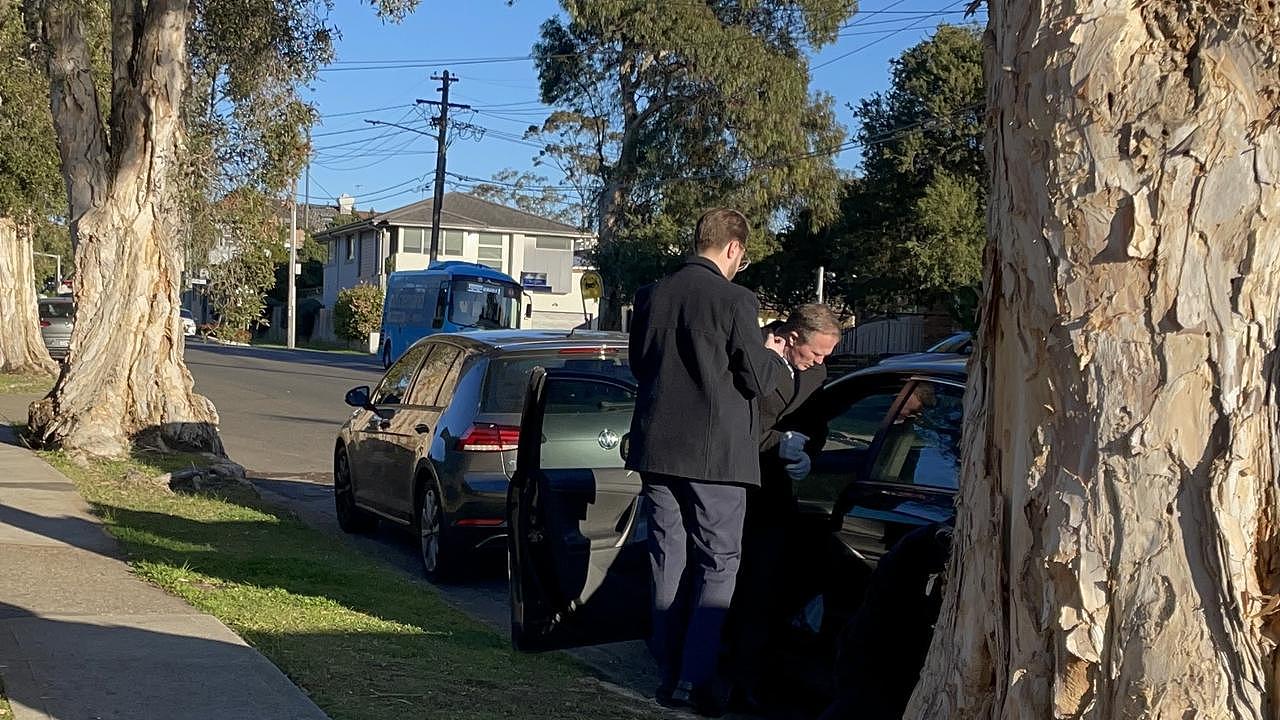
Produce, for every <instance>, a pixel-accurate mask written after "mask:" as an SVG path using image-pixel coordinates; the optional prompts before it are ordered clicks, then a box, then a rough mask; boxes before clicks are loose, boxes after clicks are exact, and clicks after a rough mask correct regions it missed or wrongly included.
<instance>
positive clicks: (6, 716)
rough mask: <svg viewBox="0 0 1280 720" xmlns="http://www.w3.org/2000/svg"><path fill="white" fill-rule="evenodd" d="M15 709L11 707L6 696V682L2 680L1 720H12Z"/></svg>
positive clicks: (0, 691)
mask: <svg viewBox="0 0 1280 720" xmlns="http://www.w3.org/2000/svg"><path fill="white" fill-rule="evenodd" d="M11 718H13V708H11V707H9V698H8V696H7V695H5V694H4V681H3V680H0V720H11Z"/></svg>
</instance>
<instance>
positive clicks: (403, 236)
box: [400, 228, 431, 253]
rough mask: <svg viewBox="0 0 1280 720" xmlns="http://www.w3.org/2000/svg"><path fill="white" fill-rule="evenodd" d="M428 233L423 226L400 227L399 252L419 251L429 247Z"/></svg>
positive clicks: (424, 250)
mask: <svg viewBox="0 0 1280 720" xmlns="http://www.w3.org/2000/svg"><path fill="white" fill-rule="evenodd" d="M430 243H431V240H430V235H428V234H427V231H426V230H425V229H423V228H400V252H407V253H421V252H426V251H427V250H429V249H430Z"/></svg>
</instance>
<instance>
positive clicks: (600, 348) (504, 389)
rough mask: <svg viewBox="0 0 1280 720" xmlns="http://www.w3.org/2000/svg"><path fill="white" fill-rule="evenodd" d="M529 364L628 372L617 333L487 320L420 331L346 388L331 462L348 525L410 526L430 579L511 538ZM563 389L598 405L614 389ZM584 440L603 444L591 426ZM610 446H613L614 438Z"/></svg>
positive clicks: (352, 528)
mask: <svg viewBox="0 0 1280 720" xmlns="http://www.w3.org/2000/svg"><path fill="white" fill-rule="evenodd" d="M534 368H552V369H564V370H573V371H580V372H589V373H592V374H593V375H597V376H599V375H602V376H605V377H617V378H619V379H622V380H626V381H632V377H631V370H630V367H629V366H628V364H627V336H626V335H623V334H621V333H599V332H573V333H567V332H566V331H563V330H560V331H552V330H492V331H480V332H467V333H458V334H437V335H430V336H428V337H426V338H423V339H422V340H419V341H418V342H417V343H415V344H414V345H412V346H410V348H409V349H408V350H406V351H405V352H404V354H402V355H401V356H400V358H399V359H398V360H397V361H396V362H395V363H393V364H392V366H391V367H390V368H389V369H388V370H387V373H386V375H385V376H384V377H383V378H382V381H381V382H379V383H378V385H377V387H375V388H373V389H372V390H370V389H369V388H368V387H357V388H354V389H352V390H351V391H350V392H348V393H347V397H346V402H347V404H349V405H351V406H353V407H355V408H356V409H355V411H354V412H353V413H352V414H351V418H350V419H349V420H348V421H347V422H346V424H344V425H343V426H342V429H341V430H340V431H339V432H338V437H337V442H336V443H335V446H334V463H333V482H334V496H335V502H336V510H337V516H338V524H339V525H340V526H341V527H342V529H343V530H345V531H347V532H365V531H368V530H371V529H372V528H373V526H374V524H375V520H376V519H377V518H382V519H383V520H386V521H390V522H391V523H393V524H395V525H400V526H405V527H411V528H413V530H414V533H415V534H416V535H417V537H418V539H419V549H420V552H421V556H422V564H423V568H424V570H425V571H426V574H427V577H428V578H431V579H433V580H436V579H441V578H443V577H446V576H447V575H448V574H449V573H450V571H451V570H453V569H455V568H458V567H459V566H460V565H462V564H464V563H465V562H466V557H467V555H468V554H469V553H471V552H472V551H474V550H477V549H484V548H489V549H492V550H494V551H496V552H501V551H502V550H504V549H505V547H506V544H505V538H506V533H507V522H506V504H507V484H508V482H509V480H510V478H511V475H512V473H514V472H515V468H516V447H517V445H518V443H519V440H520V427H519V426H520V413H521V410H522V405H523V403H524V397H525V388H526V387H527V386H528V384H529V376H530V374H531V373H532V372H533V370H534ZM560 400H562V401H563V402H565V403H570V404H572V403H573V402H589V403H594V404H593V405H592V407H593V408H594V407H597V406H598V405H599V403H603V402H607V401H608V400H609V398H607V397H594V396H593V397H591V398H581V397H579V398H561V399H560ZM625 431H626V427H624V426H622V425H619V426H618V427H617V428H616V434H617V435H619V436H620V435H621V434H622V433H624V432H625ZM605 440H609V441H610V442H614V439H613V438H605V439H602V440H599V442H605ZM587 445H589V446H594V447H595V451H596V452H597V453H599V452H603V451H602V450H601V446H600V445H598V444H597V439H596V438H594V437H593V438H592V439H591V442H590V443H588V444H587ZM610 449H611V450H612V451H613V452H614V454H616V452H617V451H616V442H615V443H614V445H613V446H612V447H611V448H610ZM592 459H593V456H589V455H583V456H581V457H577V458H576V461H577V462H578V463H582V464H589V463H590V462H591V461H592Z"/></svg>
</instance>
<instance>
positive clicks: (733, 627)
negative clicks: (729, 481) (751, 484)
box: [725, 487, 795, 697]
mask: <svg viewBox="0 0 1280 720" xmlns="http://www.w3.org/2000/svg"><path fill="white" fill-rule="evenodd" d="M794 509H795V501H794V500H793V499H792V497H791V495H790V492H789V487H788V492H787V493H785V494H784V493H781V492H770V491H767V490H754V491H751V493H749V495H748V499H747V515H746V522H745V524H744V526H743V531H742V566H741V568H740V569H739V571H738V589H737V595H736V596H735V597H734V600H733V609H732V612H730V614H729V621H728V627H727V628H726V633H725V635H726V638H727V639H726V643H727V645H728V650H729V652H728V653H727V655H726V660H727V665H728V667H729V669H730V671H731V673H732V675H733V678H732V679H733V681H734V683H735V684H737V685H738V686H739V687H741V688H743V689H744V690H748V691H751V692H752V693H753V694H755V695H756V696H757V697H759V696H761V695H762V694H763V693H764V691H765V688H764V684H765V681H766V679H767V678H770V677H776V676H777V675H778V673H777V672H776V669H775V667H774V662H775V661H776V659H777V657H776V653H774V652H773V650H774V648H773V644H774V642H775V640H776V636H777V634H778V630H779V627H780V626H783V625H785V621H784V620H783V618H782V617H781V615H782V612H781V607H782V605H783V602H782V598H783V595H784V592H783V591H784V588H786V586H787V585H788V584H789V583H788V581H789V580H791V578H790V576H789V574H788V572H787V567H786V563H787V552H786V551H787V543H788V533H787V529H788V525H789V523H790V521H791V518H792V514H793V513H794Z"/></svg>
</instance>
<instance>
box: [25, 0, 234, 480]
mask: <svg viewBox="0 0 1280 720" xmlns="http://www.w3.org/2000/svg"><path fill="white" fill-rule="evenodd" d="M111 16H112V17H111V20H112V83H111V85H112V97H111V109H110V117H109V118H105V120H106V122H105V123H104V117H103V116H102V114H101V112H100V109H99V103H98V96H97V94H96V91H95V86H94V82H93V72H92V67H91V62H90V51H89V47H88V44H87V43H86V39H85V32H84V26H83V20H82V18H81V16H80V14H79V3H77V2H75V1H74V0H45V1H44V2H42V3H41V4H40V21H41V24H42V27H41V33H42V37H43V45H44V50H45V52H46V53H47V54H48V58H47V59H48V68H49V78H50V83H51V93H50V95H51V103H52V109H53V117H54V125H55V128H56V130H57V134H58V143H59V150H60V152H61V155H62V169H63V176H64V178H65V179H66V184H67V191H68V195H69V198H70V209H71V222H72V238H73V241H74V242H75V247H76V250H75V252H76V270H77V272H76V278H75V283H74V292H75V301H76V308H77V309H76V324H75V329H74V331H73V333H72V336H71V349H70V355H69V358H68V370H67V372H65V373H64V374H63V375H62V377H61V378H60V380H59V381H58V383H57V385H55V387H54V389H53V391H52V393H51V394H50V396H49V397H48V398H46V399H45V400H43V401H41V402H39V403H36V404H34V405H32V407H31V417H30V420H31V427H32V430H33V432H34V433H35V435H36V437H37V438H39V439H40V440H41V441H43V442H44V443H46V444H49V445H55V446H60V447H62V448H65V449H67V450H69V451H72V452H74V453H78V454H86V455H95V456H120V455H123V454H125V453H126V452H127V451H128V449H129V447H130V445H131V443H133V442H134V441H135V440H137V439H138V438H139V437H142V436H150V437H159V438H161V439H163V440H168V441H171V442H176V443H178V444H180V445H183V446H188V447H195V448H204V449H210V450H214V451H218V452H220V451H221V449H222V446H221V443H220V442H219V440H218V435H217V421H218V416H217V413H216V411H215V410H214V408H213V404H212V403H210V402H209V401H208V400H207V399H206V398H204V397H202V396H200V395H197V394H195V392H194V391H193V382H192V379H191V375H190V373H189V372H188V371H187V368H186V365H185V363H184V362H183V357H182V351H183V335H182V328H181V321H180V320H179V315H178V311H179V307H180V304H179V291H180V284H181V276H182V254H181V245H180V243H179V240H178V234H177V233H176V232H175V223H174V221H173V219H174V217H175V215H176V212H175V211H176V209H177V205H176V203H175V202H174V192H173V183H174V181H175V179H176V175H177V170H178V168H177V155H178V151H179V148H180V144H181V131H182V126H181V119H180V113H179V103H180V101H181V98H182V93H183V92H184V91H185V89H186V85H187V73H188V68H187V61H186V32H187V26H188V20H189V7H188V3H187V2H186V1H185V0H150V2H147V3H145V4H144V3H141V2H133V1H131V0H114V1H113V2H112V4H111Z"/></svg>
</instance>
